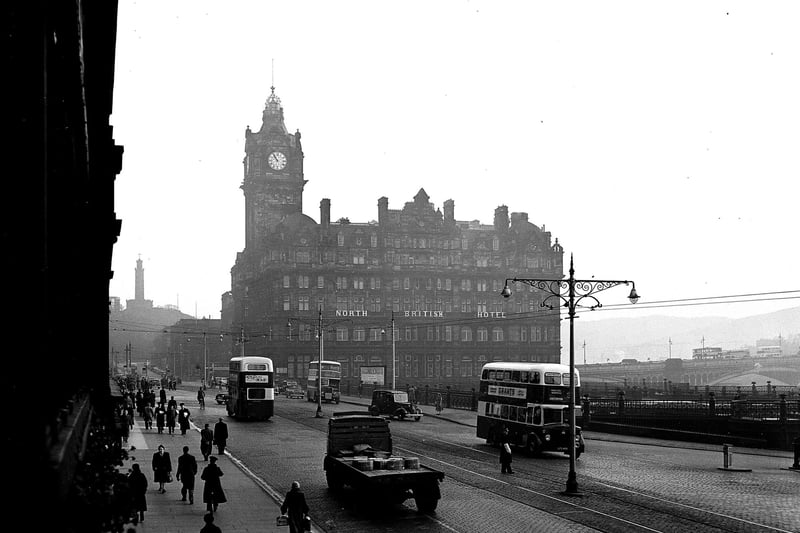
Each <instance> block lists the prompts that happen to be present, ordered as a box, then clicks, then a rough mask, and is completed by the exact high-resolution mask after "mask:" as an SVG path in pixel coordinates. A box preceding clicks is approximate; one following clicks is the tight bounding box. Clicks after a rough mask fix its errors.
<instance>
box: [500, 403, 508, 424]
mask: <svg viewBox="0 0 800 533" xmlns="http://www.w3.org/2000/svg"><path fill="white" fill-rule="evenodd" d="M500 418H502V419H503V420H508V406H507V405H504V406H502V407H501V408H500Z"/></svg>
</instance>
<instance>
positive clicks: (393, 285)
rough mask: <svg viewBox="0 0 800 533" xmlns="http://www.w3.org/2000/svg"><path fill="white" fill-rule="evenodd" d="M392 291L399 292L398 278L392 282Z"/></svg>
mask: <svg viewBox="0 0 800 533" xmlns="http://www.w3.org/2000/svg"><path fill="white" fill-rule="evenodd" d="M392 289H393V290H396V291H399V290H400V278H394V279H393V280H392Z"/></svg>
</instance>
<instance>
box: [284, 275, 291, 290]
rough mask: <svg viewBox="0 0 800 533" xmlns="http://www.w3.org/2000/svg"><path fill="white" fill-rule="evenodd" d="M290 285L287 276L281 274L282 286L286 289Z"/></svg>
mask: <svg viewBox="0 0 800 533" xmlns="http://www.w3.org/2000/svg"><path fill="white" fill-rule="evenodd" d="M289 285H290V281H289V276H283V288H284V289H288V288H289Z"/></svg>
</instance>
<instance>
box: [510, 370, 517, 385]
mask: <svg viewBox="0 0 800 533" xmlns="http://www.w3.org/2000/svg"><path fill="white" fill-rule="evenodd" d="M511 381H515V382H517V383H519V370H514V371H513V372H512V373H511Z"/></svg>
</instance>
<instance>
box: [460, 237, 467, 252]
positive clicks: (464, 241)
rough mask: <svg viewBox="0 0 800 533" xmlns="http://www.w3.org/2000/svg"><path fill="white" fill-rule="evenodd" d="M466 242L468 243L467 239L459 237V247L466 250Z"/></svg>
mask: <svg viewBox="0 0 800 533" xmlns="http://www.w3.org/2000/svg"><path fill="white" fill-rule="evenodd" d="M467 244H468V242H467V239H461V249H462V250H466V249H467Z"/></svg>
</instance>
